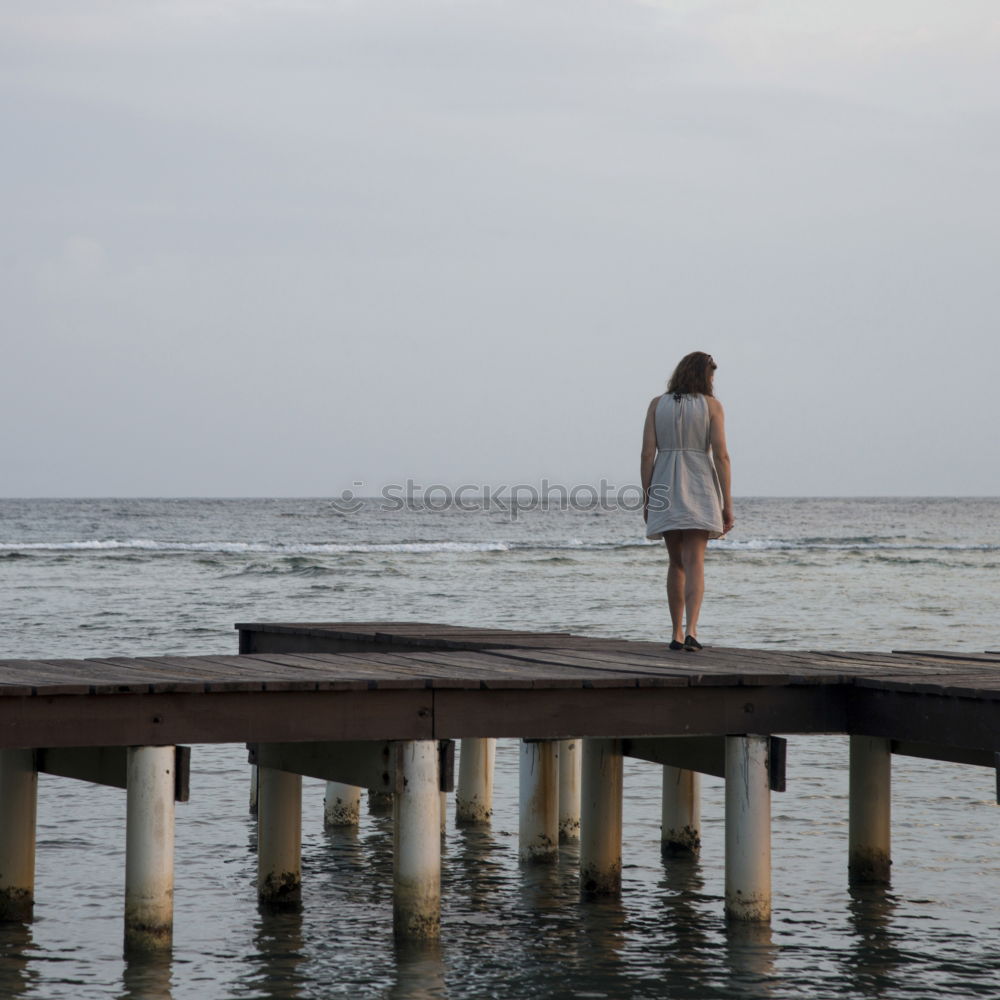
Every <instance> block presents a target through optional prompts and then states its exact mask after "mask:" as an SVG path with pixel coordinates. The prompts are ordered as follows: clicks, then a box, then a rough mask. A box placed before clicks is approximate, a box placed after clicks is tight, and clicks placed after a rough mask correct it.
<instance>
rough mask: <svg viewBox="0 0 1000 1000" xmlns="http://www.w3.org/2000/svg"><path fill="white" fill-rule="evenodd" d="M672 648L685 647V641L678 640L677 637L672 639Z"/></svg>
mask: <svg viewBox="0 0 1000 1000" xmlns="http://www.w3.org/2000/svg"><path fill="white" fill-rule="evenodd" d="M670 648H671V649H683V648H684V643H683V642H678V641H677V640H676V639H671V640H670Z"/></svg>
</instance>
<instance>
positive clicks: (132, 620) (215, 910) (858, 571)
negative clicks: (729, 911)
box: [0, 498, 1000, 1000]
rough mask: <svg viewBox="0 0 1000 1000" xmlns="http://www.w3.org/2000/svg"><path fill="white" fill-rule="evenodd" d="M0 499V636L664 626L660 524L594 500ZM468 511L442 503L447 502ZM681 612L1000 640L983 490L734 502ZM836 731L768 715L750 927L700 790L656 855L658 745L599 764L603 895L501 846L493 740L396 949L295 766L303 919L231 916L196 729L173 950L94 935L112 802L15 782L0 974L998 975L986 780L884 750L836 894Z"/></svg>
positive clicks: (947, 979)
mask: <svg viewBox="0 0 1000 1000" xmlns="http://www.w3.org/2000/svg"><path fill="white" fill-rule="evenodd" d="M387 506H390V505H387V504H385V503H384V502H377V501H374V500H368V501H365V502H364V503H363V504H362V505H361V507H360V509H359V510H355V511H347V510H344V509H343V508H344V505H343V504H341V503H338V502H337V501H331V500H322V499H312V500H289V499H253V500H231V499H226V500H134V499H128V500H126V499H89V500H4V501H0V657H85V656H111V655H130V656H134V655H143V654H146V655H148V654H196V653H216V654H217V653H233V652H235V651H236V635H235V632H234V631H233V628H232V626H233V623H234V622H236V621H247V622H249V621H268V620H270V621H281V620H285V621H324V620H327V621H341V620H349V619H360V620H377V619H387V620H413V621H431V622H449V623H453V624H458V625H477V626H494V627H513V628H524V629H540V630H545V629H558V630H570V631H573V632H577V633H580V634H585V635H593V636H623V637H627V638H636V639H652V640H662V639H665V638H669V627H668V621H667V615H666V607H665V592H664V581H665V558H664V552H663V546H662V544H654V543H648V542H646V541H645V540H644V539H643V537H642V535H643V533H642V524H641V518H639V517H638V516H637V515H636V514H635V512H634V511H628V510H623V509H614V507H613V505H612V506H611V507H610V508H609V507H608V506H603V507H602V506H598V505H590V506H587V505H585V504H584V505H577V507H576V508H574V509H564V508H563V507H561V506H558V505H551V506H547V507H546V506H536V507H533V508H531V509H527V510H524V509H522V510H518V511H515V512H512V511H511V510H510V509H509V508H508V509H506V510H504V509H501V508H500V506H499V505H496V504H482V505H480V506H479V507H478V508H477V507H476V506H475V505H470V504H467V503H466V504H462V505H461V507H460V506H458V505H456V504H454V503H443V504H442V503H440V502H438V503H434V504H422V503H411V504H407V505H404V506H403V507H402V509H394V510H389V509H386V508H387ZM463 508H465V509H463ZM736 514H737V518H738V523H737V527H736V529H735V530H734V531H733V532H732V533H731V534H730V536H729V537H728V538H727V539H724V540H721V541H718V542H713V543H712V544H711V546H710V552H709V556H708V560H707V597H706V602H705V607H704V610H703V613H702V619H701V627H700V629H699V634H700V637H701V639H702V641H703V642H705V643H706V644H713V643H717V644H720V645H743V646H757V647H761V648H771V649H855V650H865V649H867V650H877V651H882V652H885V651H889V650H891V649H947V650H953V651H967V652H979V651H982V650H984V649H998V648H1000V622H998V618H997V613H996V603H997V598H998V596H1000V594H998V586H997V570H998V569H1000V537H998V529H997V527H996V526H997V525H998V524H1000V500H998V499H952V498H931V499H917V498H907V499H745V500H740V501H738V502H737V510H736ZM846 761H847V741H846V739H844V738H843V737H802V736H798V737H796V736H792V737H790V739H789V747H788V790H787V792H785V793H782V794H776V795H774V796H773V802H772V813H773V864H774V918H773V922H772V925H771V927H770V928H746V927H727V925H726V923H725V921H724V919H723V915H722V895H723V787H722V782H721V781H719V780H717V779H713V778H705V779H703V825H704V826H703V848H702V853H701V857H700V859H699V860H698V861H697V862H691V861H677V860H671V861H668V862H664V861H663V860H662V859H661V857H660V852H659V783H660V771H659V769H658V768H657V767H655V766H653V765H649V764H644V763H642V762H632V761H627V762H626V771H625V822H624V830H625V832H624V845H623V861H624V872H623V892H622V897H621V900H620V901H614V902H604V903H597V904H594V903H581V902H580V901H579V897H578V881H577V872H576V863H577V860H578V856H577V853H576V851H575V850H574V849H573V848H569V849H565V850H564V851H563V852H562V853H561V856H560V860H559V863H558V864H556V865H552V866H540V867H534V868H532V867H528V868H525V867H522V866H521V865H519V863H518V860H517V836H516V831H517V746H516V743H515V742H513V741H504V740H501V741H500V746H499V751H498V766H497V777H496V798H495V816H494V822H493V825H492V827H491V828H490V829H489V830H487V831H482V830H476V831H473V830H465V829H456V828H455V827H454V825H453V822H452V821H451V818H449V824H448V830H447V833H446V838H445V841H444V847H443V859H442V862H443V870H442V878H443V897H444V898H443V913H442V935H441V942H440V945H439V946H438V947H436V948H421V947H415V948H403V949H397V948H395V947H394V945H393V942H392V932H391V866H392V843H391V824H390V821H389V820H387V819H385V818H380V817H372V816H367V815H365V816H363V818H362V823H361V826H360V828H359V829H358V830H357V831H352V832H343V831H337V832H324V830H323V823H322V796H323V785H322V783H321V782H314V781H309V780H306V781H304V783H303V784H304V803H303V858H302V867H303V905H302V909H301V912H297V913H284V914H268V913H263V912H261V911H259V910H258V908H257V905H256V895H255V889H254V875H255V855H254V851H255V836H256V833H255V829H254V822H253V820H252V818H251V817H250V816H249V814H248V810H247V797H248V783H249V775H248V768H247V764H246V750H245V749H244V748H243V747H240V746H229V745H227V746H196V747H194V749H193V753H192V777H191V801H190V802H188V803H184V804H180V805H178V808H177V830H176V878H175V930H174V950H173V955H172V957H171V958H165V959H157V960H133V961H130V962H126V961H124V960H123V958H122V955H121V938H122V908H123V879H124V846H125V830H124V820H125V800H124V795H123V794H122V793H121V792H120V791H119V790H116V789H110V788H101V787H97V786H90V785H86V784H83V783H79V782H73V781H69V780H66V779H61V778H55V777H51V776H48V775H43V776H42V778H41V779H40V790H39V817H38V819H39V824H38V855H37V879H36V900H37V902H36V907H35V917H36V919H35V922H34V923H33V924H32V925H30V926H20V925H7V926H0V997H4V998H5V997H14V996H19V997H20V996H23V997H30V998H38V1000H58V998H63V997H66V998H74V1000H86V998H97V997H101V998H105V997H128V998H150V1000H152V998H157V1000H161V998H162V1000H167V998H173V1000H185V998H192V1000H193V998H198V1000H202V998H229V997H232V998H251V997H252V998H258V997H259V998H265V997H267V998H288V1000H291V998H321V997H331V996H351V997H361V998H364V997H394V998H397V997H398V998H404V997H405V998H409V997H427V998H432V997H433V998H437V997H448V998H454V1000H459V998H480V997H510V998H533V997H539V998H543V997H678V998H703V997H704V998H712V997H720V998H721V997H734V998H751V997H773V998H792V997H802V996H808V997H878V998H887V1000H890V998H902V997H907V998H918V997H939V996H941V995H942V994H947V995H948V996H951V997H972V996H983V997H994V996H998V995H1000V954H998V952H997V948H996V941H997V937H998V931H1000V911H998V908H997V903H996V900H997V898H998V895H1000V829H998V821H1000V812H998V807H997V805H996V780H995V775H994V773H993V772H992V771H989V770H987V769H984V768H974V767H962V766H958V765H950V764H944V763H937V762H931V761H920V760H913V759H906V758H897V759H895V760H894V762H893V858H894V866H893V876H892V885H891V887H889V888H887V889H882V888H870V889H864V890H861V889H855V890H852V889H849V887H848V885H847V877H846V840H847V772H846Z"/></svg>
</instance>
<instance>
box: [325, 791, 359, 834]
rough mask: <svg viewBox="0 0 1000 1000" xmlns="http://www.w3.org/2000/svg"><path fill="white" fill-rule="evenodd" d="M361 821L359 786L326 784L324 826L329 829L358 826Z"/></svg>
mask: <svg viewBox="0 0 1000 1000" xmlns="http://www.w3.org/2000/svg"><path fill="white" fill-rule="evenodd" d="M360 821H361V789H360V788H358V786H357V785H342V784H341V783H340V782H339V781H328V782H327V783H326V794H325V795H324V796H323V825H324V826H325V827H326V828H327V829H331V828H336V827H344V826H357V825H358V823H359V822H360Z"/></svg>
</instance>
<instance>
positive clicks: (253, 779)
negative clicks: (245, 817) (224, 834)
mask: <svg viewBox="0 0 1000 1000" xmlns="http://www.w3.org/2000/svg"><path fill="white" fill-rule="evenodd" d="M250 815H251V816H256V815H257V765H256V764H251V765H250Z"/></svg>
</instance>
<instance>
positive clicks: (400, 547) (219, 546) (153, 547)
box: [0, 538, 512, 555]
mask: <svg viewBox="0 0 1000 1000" xmlns="http://www.w3.org/2000/svg"><path fill="white" fill-rule="evenodd" d="M510 548H512V546H511V545H510V544H509V543H508V542H452V541H436V542H158V541H154V540H153V539H150V538H131V539H127V540H119V539H85V540H83V541H73V542H0V551H4V552H6V551H10V552H27V551H32V552H112V551H120V550H126V551H142V552H208V553H215V554H227V555H242V554H247V555H258V554H267V555H337V554H340V553H355V552H358V553H364V552H417V553H422V552H506V551H508V550H509V549H510Z"/></svg>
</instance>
